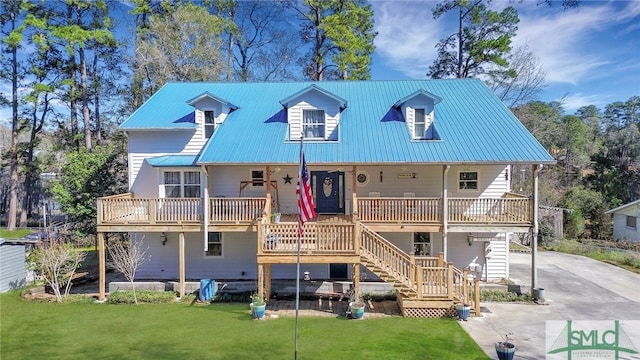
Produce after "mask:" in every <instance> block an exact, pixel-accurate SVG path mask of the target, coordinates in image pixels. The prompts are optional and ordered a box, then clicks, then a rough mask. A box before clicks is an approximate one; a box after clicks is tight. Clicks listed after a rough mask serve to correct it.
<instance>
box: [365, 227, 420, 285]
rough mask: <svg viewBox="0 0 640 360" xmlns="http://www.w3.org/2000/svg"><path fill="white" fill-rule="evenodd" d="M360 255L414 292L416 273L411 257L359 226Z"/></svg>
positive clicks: (371, 231) (369, 230)
mask: <svg viewBox="0 0 640 360" xmlns="http://www.w3.org/2000/svg"><path fill="white" fill-rule="evenodd" d="M360 229H361V231H360V236H361V242H360V244H361V245H360V253H361V255H363V256H365V257H367V259H369V260H370V261H373V262H375V263H376V264H377V265H379V266H384V267H385V271H386V272H387V273H390V275H393V276H394V278H395V279H396V280H397V281H399V282H401V283H402V284H404V285H405V286H407V287H409V288H411V289H413V290H415V289H416V284H415V281H412V279H413V276H414V274H415V271H416V265H415V263H413V262H412V261H411V257H410V256H409V255H408V254H407V253H406V252H404V251H403V250H402V249H400V248H398V247H397V246H395V245H393V244H392V243H391V242H389V241H387V240H386V239H385V238H383V237H382V236H380V235H379V234H378V233H376V232H375V231H373V230H371V229H370V228H368V227H367V226H366V225H364V224H361V225H360Z"/></svg>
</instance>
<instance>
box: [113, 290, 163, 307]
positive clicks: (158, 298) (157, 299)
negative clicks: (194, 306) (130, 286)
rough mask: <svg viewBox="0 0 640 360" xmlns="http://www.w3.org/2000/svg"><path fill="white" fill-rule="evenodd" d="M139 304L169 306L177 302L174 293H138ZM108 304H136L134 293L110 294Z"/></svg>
mask: <svg viewBox="0 0 640 360" xmlns="http://www.w3.org/2000/svg"><path fill="white" fill-rule="evenodd" d="M136 297H137V298H138V302H139V303H147V304H167V303H171V302H174V301H176V294H175V293H174V292H173V291H136ZM107 302H108V303H110V304H135V299H134V296H133V291H115V292H112V293H111V294H109V297H108V298H107Z"/></svg>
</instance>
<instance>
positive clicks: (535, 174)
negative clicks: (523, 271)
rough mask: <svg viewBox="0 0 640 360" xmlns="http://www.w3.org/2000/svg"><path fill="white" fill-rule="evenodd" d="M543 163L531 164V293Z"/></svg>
mask: <svg viewBox="0 0 640 360" xmlns="http://www.w3.org/2000/svg"><path fill="white" fill-rule="evenodd" d="M542 167H543V165H542V164H539V165H533V166H532V167H531V174H532V176H531V181H532V188H533V193H532V196H533V202H532V204H531V207H532V209H531V212H532V214H531V215H532V216H531V220H532V221H533V228H532V229H531V232H532V234H531V237H532V238H531V293H530V294H532V295H533V289H535V288H537V287H538V202H539V197H538V176H539V174H540V170H542Z"/></svg>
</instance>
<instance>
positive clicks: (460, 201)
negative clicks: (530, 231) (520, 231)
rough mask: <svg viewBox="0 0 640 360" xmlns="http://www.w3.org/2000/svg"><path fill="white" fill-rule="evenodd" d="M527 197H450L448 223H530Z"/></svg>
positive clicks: (529, 208)
mask: <svg viewBox="0 0 640 360" xmlns="http://www.w3.org/2000/svg"><path fill="white" fill-rule="evenodd" d="M530 204H531V202H530V200H529V198H522V197H504V198H451V199H449V201H448V206H449V222H450V223H485V224H487V223H488V224H522V223H526V224H529V223H531V207H530Z"/></svg>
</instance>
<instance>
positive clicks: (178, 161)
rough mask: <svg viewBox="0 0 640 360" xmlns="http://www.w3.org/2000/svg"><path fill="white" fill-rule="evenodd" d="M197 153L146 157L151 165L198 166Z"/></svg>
mask: <svg viewBox="0 0 640 360" xmlns="http://www.w3.org/2000/svg"><path fill="white" fill-rule="evenodd" d="M197 158H198V156H197V155H163V156H156V157H151V158H146V159H145V160H147V162H148V163H149V165H151V166H155V167H167V166H196V160H197Z"/></svg>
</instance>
